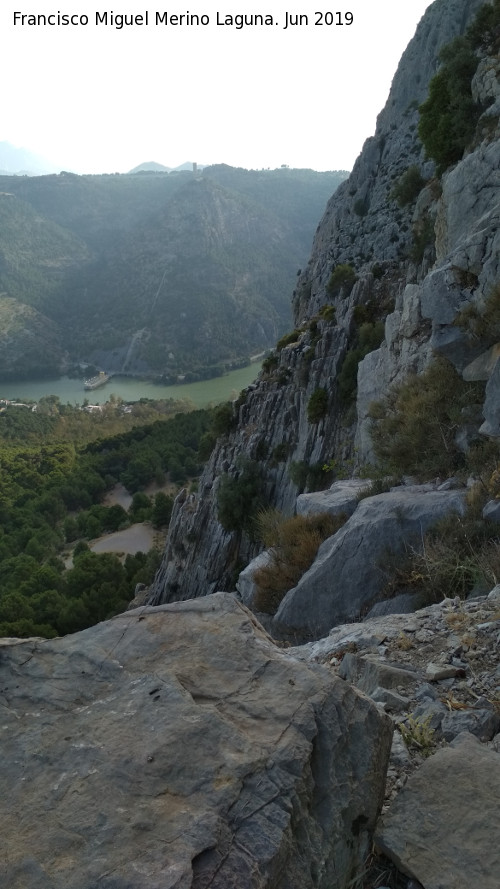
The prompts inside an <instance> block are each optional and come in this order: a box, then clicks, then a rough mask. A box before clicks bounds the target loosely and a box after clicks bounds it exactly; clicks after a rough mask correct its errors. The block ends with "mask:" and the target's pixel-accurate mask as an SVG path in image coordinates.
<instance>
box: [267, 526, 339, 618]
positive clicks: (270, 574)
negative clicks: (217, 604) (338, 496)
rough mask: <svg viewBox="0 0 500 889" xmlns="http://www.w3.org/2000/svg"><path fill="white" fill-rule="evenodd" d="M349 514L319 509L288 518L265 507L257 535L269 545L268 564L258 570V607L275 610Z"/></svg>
mask: <svg viewBox="0 0 500 889" xmlns="http://www.w3.org/2000/svg"><path fill="white" fill-rule="evenodd" d="M345 521H346V516H345V515H341V516H331V515H330V514H329V513H318V514H317V515H311V516H300V515H297V516H293V518H285V516H283V515H282V514H281V513H280V512H279V511H278V510H275V509H271V510H263V511H262V512H261V513H259V515H258V516H257V520H256V528H257V535H258V537H259V538H260V539H261V540H262V542H263V544H264V545H265V546H266V547H267V548H268V549H270V551H271V558H270V561H269V563H268V564H267V565H264V566H263V567H262V568H259V569H258V571H256V572H255V577H254V580H255V584H256V586H257V593H256V596H255V607H256V608H257V610H258V611H263V612H266V613H268V614H275V613H276V611H277V609H278V606H279V604H280V602H281V600H282V599H283V596H284V595H285V593H287V592H288V590H291V589H292V588H293V587H294V586H296V585H297V583H298V581H299V580H300V578H301V577H302V575H303V574H304V573H305V572H306V571H307V569H308V568H310V566H311V565H312V563H313V562H314V559H315V557H316V553H317V552H318V549H319V547H320V545H321V543H322V542H323V541H324V540H326V539H327V538H328V537H331V536H332V535H333V534H335V532H336V531H338V530H339V528H341V527H342V525H343V524H344V522H345Z"/></svg>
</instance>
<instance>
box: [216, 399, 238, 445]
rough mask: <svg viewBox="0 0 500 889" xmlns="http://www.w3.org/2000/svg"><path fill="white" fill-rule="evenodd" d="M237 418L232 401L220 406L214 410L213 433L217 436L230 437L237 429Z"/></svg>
mask: <svg viewBox="0 0 500 889" xmlns="http://www.w3.org/2000/svg"><path fill="white" fill-rule="evenodd" d="M236 422H237V417H236V414H235V411H234V409H233V405H232V404H231V402H230V401H227V402H225V404H219V405H218V407H216V408H215V410H214V415H213V420H212V431H213V432H214V433H215V435H217V436H219V435H229V433H230V432H232V430H233V429H234V428H235V427H236Z"/></svg>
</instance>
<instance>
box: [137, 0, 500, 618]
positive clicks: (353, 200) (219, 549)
mask: <svg viewBox="0 0 500 889" xmlns="http://www.w3.org/2000/svg"><path fill="white" fill-rule="evenodd" d="M481 5H482V4H481V2H480V0H473V2H470V0H436V2H435V3H434V4H433V5H432V6H431V7H430V8H429V9H428V10H427V12H426V14H425V15H424V17H423V19H422V20H421V22H420V24H419V26H418V28H417V31H416V34H415V37H414V39H413V40H412V42H411V43H410V45H409V46H408V48H407V50H406V51H405V53H404V55H403V57H402V59H401V63H400V65H399V68H398V71H397V73H396V75H395V77H394V80H393V84H392V88H391V91H390V95H389V98H388V101H387V104H386V106H385V108H384V110H383V111H382V112H381V114H380V115H379V118H378V121H377V127H376V132H375V135H374V136H373V137H371V138H369V139H368V140H367V141H366V143H365V145H364V148H363V151H362V153H361V155H360V157H359V158H358V160H357V162H356V164H355V167H354V169H353V171H352V174H351V176H350V177H349V179H348V180H347V181H346V182H344V183H343V184H342V185H341V186H340V187H339V189H338V190H337V192H336V194H335V195H334V196H333V197H332V199H331V200H330V202H329V204H328V206H327V209H326V212H325V215H324V217H323V219H322V220H321V222H320V225H319V227H318V229H317V232H316V237H315V240H314V244H313V249H312V255H311V258H310V261H309V264H308V266H307V268H306V269H305V270H304V271H303V272H302V273H301V275H300V276H299V278H298V282H297V287H296V290H295V291H294V294H293V308H294V315H295V324H296V327H297V329H296V332H295V334H294V335H291V336H290V337H289V338H287V339H288V342H287V343H286V344H283V343H282V344H279V345H278V347H277V349H276V351H275V352H274V353H273V354H272V355H271V356H270V358H269V359H268V360H267V362H266V363H265V369H264V371H263V373H262V374H261V376H260V378H259V380H258V382H257V383H256V384H255V385H253V386H251V387H250V388H249V389H248V390H246V392H245V393H243V394H242V397H241V398H240V399H239V400H238V401H237V402H235V404H234V411H235V420H236V427H235V429H234V430H233V431H231V432H229V433H228V434H226V435H225V436H223V437H222V438H220V439H219V441H218V443H217V446H216V448H215V450H214V452H213V454H212V457H211V459H210V461H209V463H208V465H207V467H206V470H205V472H204V474H203V477H202V479H201V483H200V488H199V493H198V494H196V495H189V496H187V495H186V494H183V495H182V496H181V497H180V498H179V500H178V501H177V504H176V507H175V511H174V515H173V519H172V524H171V527H172V532H171V534H170V536H169V539H168V542H167V547H166V552H165V556H164V560H163V564H162V567H161V569H160V571H159V573H158V575H157V578H156V580H155V583H154V585H153V588H152V590H151V601H152V602H155V603H158V602H167V601H173V600H175V599H185V598H192V597H196V596H203V595H206V594H208V593H211V592H213V591H215V590H216V589H221V588H222V589H232V588H234V582H235V575H236V574H237V572H238V570H239V569H241V567H242V564H245V563H246V562H247V561H248V560H249V559H250V557H251V556H252V555H254V554H255V551H256V547H255V545H254V544H252V542H251V541H250V540H248V539H246V538H245V537H243V540H242V541H240V540H239V539H238V537H237V535H236V534H235V533H228V532H226V531H225V530H224V528H223V527H222V526H221V525H220V523H219V522H218V515H217V490H218V487H219V484H220V477H221V476H223V475H229V476H231V477H234V478H237V477H238V475H239V474H240V473H241V471H242V469H241V467H242V460H251V461H253V462H254V463H255V464H258V467H259V472H260V473H261V476H262V480H263V484H264V486H265V491H266V495H267V499H268V501H269V502H270V503H272V505H274V506H276V507H277V508H279V509H281V510H284V511H285V512H288V513H290V514H291V513H293V512H294V510H295V502H296V497H297V494H298V493H300V492H301V491H302V490H304V488H307V487H308V486H309V488H311V487H314V486H317V487H321V486H323V487H325V485H326V483H327V481H328V477H327V476H325V474H324V473H323V476H322V471H321V467H322V466H323V465H324V464H327V463H330V464H331V465H332V466H333V465H334V463H337V464H339V463H343V464H344V465H345V464H346V462H347V465H351V466H353V467H354V466H355V465H359V464H360V463H366V462H369V461H370V460H371V459H372V457H373V454H372V443H371V439H370V435H369V425H370V421H369V419H368V416H367V412H368V406H369V404H370V403H371V402H372V401H373V400H374V399H377V398H380V397H381V396H382V395H383V394H384V393H385V392H386V391H387V387H388V386H389V385H390V384H392V383H394V382H397V381H398V380H401V379H403V378H404V377H405V376H406V375H407V374H408V373H409V372H410V371H415V372H417V373H418V372H420V371H421V370H422V369H424V368H425V366H426V365H427V363H428V362H429V359H430V357H431V355H432V354H433V350H438V351H440V352H442V353H443V354H445V355H446V357H448V358H449V359H450V360H452V361H453V363H454V364H455V366H456V367H457V369H458V370H459V371H460V372H461V373H462V372H464V373H465V372H466V368H469V365H470V364H471V362H473V361H474V360H476V359H477V358H478V357H479V356H481V354H482V353H483V352H484V351H485V348H484V344H483V343H481V342H477V341H475V340H473V339H471V337H470V336H469V335H468V333H467V332H466V331H464V330H461V329H460V328H459V327H457V326H456V325H454V323H453V322H454V320H455V319H456V316H457V313H458V312H459V310H460V308H462V307H464V306H465V305H467V304H468V303H470V302H471V301H472V302H473V303H474V304H475V305H479V306H481V305H482V304H484V300H485V297H486V294H487V293H488V292H490V291H491V287H492V285H493V283H494V282H495V281H497V280H498V272H499V269H498V257H499V250H498V247H499V244H498V237H499V235H498V199H497V195H498V184H499V181H498V176H499V174H498V167H499V152H500V146H499V143H498V139H497V138H496V137H495V135H494V132H493V131H494V124H495V118H494V116H493V117H492V121H493V127H492V126H490V128H489V134H488V140H487V141H486V140H485V141H483V142H480V144H478V145H477V147H476V148H475V150H474V151H472V152H470V153H469V154H467V155H466V156H465V157H464V159H463V161H462V162H461V163H459V164H458V165H457V166H456V167H454V168H453V169H451V171H449V172H448V173H447V174H445V176H444V177H443V181H442V186H441V184H440V183H438V182H437V181H436V180H435V179H433V178H432V177H433V172H434V167H433V163H432V162H429V161H426V159H425V153H424V150H423V147H422V145H421V143H420V141H419V138H418V135H417V124H418V116H419V113H418V106H419V104H420V103H421V102H422V101H424V99H425V97H426V95H427V92H428V85H429V81H430V79H431V78H432V76H433V75H434V74H435V73H436V70H437V68H438V54H439V52H440V49H441V47H442V46H443V45H444V44H445V43H447V42H449V41H450V40H451V39H453V38H454V37H455V36H457V35H460V34H461V33H463V31H464V30H465V28H466V27H467V25H468V23H469V22H470V21H471V19H472V18H473V16H474V14H475V13H476V12H477V10H478V8H479V7H480V6H481ZM495 72H496V68H495V65H494V63H493V61H492V60H490V62H489V63H488V62H487V61H485V62H484V63H483V64H482V67H481V66H480V69H479V70H478V73H477V75H476V83H475V85H474V88H475V90H476V95H477V96H478V97H479V96H483V97H486V96H487V97H488V101H490V102H491V101H492V100H493V101H494V102H495V101H496V100H497V99H498V92H497V91H498V80H497V77H496V73H495ZM495 108H496V106H495V105H492V106H491V107H490V109H489V112H488V113H489V114H490V115H492V114H493V115H494V112H495ZM411 166H415V167H417V169H418V171H419V173H420V176H421V177H422V180H423V181H424V182H427V184H426V185H425V186H424V187H423V188H421V190H420V193H419V194H418V197H417V199H416V201H410V202H409V203H408V204H406V205H404V206H400V205H399V203H398V202H397V201H396V200H395V199H394V197H393V189H394V186H395V184H397V183H398V181H400V179H401V175H402V174H403V173H404V172H405V171H406V170H408V168H409V167H411ZM339 267H340V270H341V271H340V273H339V271H338V270H339ZM363 322H367V323H368V328H369V333H370V336H371V337H372V342H371V345H370V343H369V344H368V346H366V344H365V347H364V348H362V351H361V352H360V351H359V350H360V325H361V324H362V323H363ZM382 325H383V327H382ZM377 337H379V341H378V343H377V342H376V338H377ZM380 337H381V338H382V342H381V343H380ZM379 343H380V345H379V348H375V347H376V346H377V345H378V344H379ZM362 345H363V344H361V347H362ZM370 348H371V351H370ZM353 353H354V354H353ZM365 353H368V354H365ZM363 354H365V357H364V358H363V360H361V362H360V363H359V368H358V373H357V396H356V394H355V392H356V363H357V361H358V360H359V358H360V357H362V356H363ZM490 359H491V356H490ZM349 365H351V372H350V374H349V372H348V371H349ZM486 365H487V366H488V368H489V370H487V371H485V367H486ZM493 365H494V362H493ZM491 369H492V367H491V360H490V364H489V365H488V355H486V356H484V355H483V359H482V363H481V368H480V370H479V371H478V370H477V369H476V370H475V367H474V366H472V369H470V368H469V377H468V378H474V374H475V373H476V376H477V374H479V375H480V374H483V378H485V377H484V374H485V373H486V374H487V375H489V374H491ZM471 374H472V376H471ZM495 380H496V377H495V373H493V375H492V377H491V380H490V384H488V387H489V388H488V387H487V399H486V404H485V408H484V410H485V428H484V429H483V431H487V432H488V433H490V434H491V431H492V430H493V431H494V430H496V431H497V434H498V432H500V429H498V419H496V417H497V416H498V412H497V411H496V406H497V400H498V395H497V392H498V386H497V385H496V383H495ZM318 389H319V390H324V392H325V393H326V404H325V405H324V410H323V412H322V415H321V416H320V417H319V418H318V417H316V418H315V419H314V420H311V414H310V412H309V415H308V405H309V403H310V399H311V397H312V396H313V394H314V393H316V392H317V390H318ZM323 398H325V395H323ZM332 461H333V462H332ZM321 476H322V477H321ZM318 477H319V483H318Z"/></svg>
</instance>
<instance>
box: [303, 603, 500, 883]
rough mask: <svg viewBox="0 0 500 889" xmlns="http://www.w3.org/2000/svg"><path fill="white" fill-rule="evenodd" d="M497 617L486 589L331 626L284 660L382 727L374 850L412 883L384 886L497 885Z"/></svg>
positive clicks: (499, 761) (499, 612)
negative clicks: (366, 708)
mask: <svg viewBox="0 0 500 889" xmlns="http://www.w3.org/2000/svg"><path fill="white" fill-rule="evenodd" d="M499 606H500V587H495V588H494V589H493V590H492V591H491V592H490V593H489V595H488V596H486V597H482V598H475V599H470V600H468V601H466V602H463V601H461V600H460V599H458V597H457V598H456V599H446V600H444V601H443V602H440V603H439V604H436V605H432V606H430V607H428V608H424V609H422V610H420V611H416V612H414V613H413V614H406V615H402V614H398V615H391V616H385V617H378V618H373V619H370V620H366V621H364V622H363V623H358V624H350V625H349V624H347V625H342V626H339V627H336V628H335V629H334V630H332V632H331V633H330V635H329V636H327V637H326V638H324V639H321V640H320V641H318V642H314V643H309V644H307V645H303V646H300V647H297V648H292V649H289V653H290V654H292V655H293V656H294V657H297V658H299V659H301V660H306V662H308V663H310V662H311V661H312V662H314V663H320V664H323V665H325V666H328V667H329V669H331V670H332V671H334V672H335V673H337V674H338V675H340V676H342V677H343V678H344V679H345V680H346V681H347V682H349V683H352V684H353V685H355V686H356V687H357V688H359V689H360V690H362V691H363V692H364V693H365V694H367V695H368V696H369V697H371V698H372V700H373V701H375V702H376V704H377V706H378V707H379V708H380V710H381V711H385V712H386V713H389V714H390V715H391V717H392V719H393V722H394V726H395V732H394V738H393V744H392V751H391V758H390V764H389V769H388V775H387V786H386V795H385V803H384V810H383V815H382V818H381V820H380V821H379V823H378V825H377V829H376V835H375V841H376V844H377V846H378V849H379V850H380V851H382V852H383V853H384V854H385V855H386V856H388V857H389V858H390V859H391V860H392V861H393V862H394V863H395V865H396V866H397V868H398V869H399V871H402V872H403V873H405V874H406V875H407V876H408V877H411V878H412V880H411V881H409V882H408V884H406V881H405V880H404V879H403V878H401V882H400V880H399V878H398V880H397V882H395V883H394V885H398V886H400V885H401V886H406V885H408V887H410V886H411V887H412V889H415V887H418V886H423V887H425V889H470V886H471V885H477V886H481V889H496V886H497V885H498V873H499V866H500V861H499V858H498V854H499V852H498V850H499V848H500V844H499V841H500V833H499V828H498V818H497V816H496V810H497V808H498V793H499V790H500V788H499V785H498V780H499V775H500V768H499V766H500V734H499V732H500V709H499V701H500V636H499V632H500V610H499ZM415 880H417V881H418V883H415V882H414V881H415ZM367 885H372V884H371V883H370V882H368V884H367ZM373 885H380V883H379V882H377V881H375V880H374V882H373ZM390 885H393V883H392V882H391V884H390Z"/></svg>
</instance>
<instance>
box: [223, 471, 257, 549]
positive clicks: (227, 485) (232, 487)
mask: <svg viewBox="0 0 500 889" xmlns="http://www.w3.org/2000/svg"><path fill="white" fill-rule="evenodd" d="M263 506H264V483H263V478H262V471H261V468H260V466H259V464H258V463H257V462H256V461H255V460H249V459H244V460H243V459H241V460H240V461H239V466H238V474H237V475H229V474H226V475H223V476H222V477H221V479H220V483H219V488H218V491H217V514H218V519H219V522H220V523H221V525H222V527H223V528H224V530H225V531H228V532H234V531H235V532H237V533H238V534H241V533H242V532H243V531H246V532H247V533H248V534H250V535H252V534H253V521H254V517H255V515H256V514H257V512H258V511H259V509H262V508H263Z"/></svg>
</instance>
